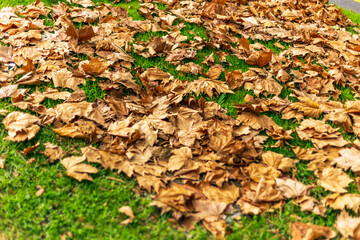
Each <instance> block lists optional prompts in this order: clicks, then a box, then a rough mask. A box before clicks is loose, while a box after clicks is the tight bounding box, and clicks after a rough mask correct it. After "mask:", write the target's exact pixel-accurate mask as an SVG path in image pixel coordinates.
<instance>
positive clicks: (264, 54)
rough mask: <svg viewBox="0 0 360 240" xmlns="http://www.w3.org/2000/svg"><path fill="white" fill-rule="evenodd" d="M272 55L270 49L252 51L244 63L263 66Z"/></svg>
mask: <svg viewBox="0 0 360 240" xmlns="http://www.w3.org/2000/svg"><path fill="white" fill-rule="evenodd" d="M272 55H273V53H272V51H271V50H269V51H257V52H253V53H252V54H251V55H250V56H249V58H248V59H246V63H247V64H249V65H252V66H257V67H264V66H266V65H268V63H269V62H270V61H271V59H272Z"/></svg>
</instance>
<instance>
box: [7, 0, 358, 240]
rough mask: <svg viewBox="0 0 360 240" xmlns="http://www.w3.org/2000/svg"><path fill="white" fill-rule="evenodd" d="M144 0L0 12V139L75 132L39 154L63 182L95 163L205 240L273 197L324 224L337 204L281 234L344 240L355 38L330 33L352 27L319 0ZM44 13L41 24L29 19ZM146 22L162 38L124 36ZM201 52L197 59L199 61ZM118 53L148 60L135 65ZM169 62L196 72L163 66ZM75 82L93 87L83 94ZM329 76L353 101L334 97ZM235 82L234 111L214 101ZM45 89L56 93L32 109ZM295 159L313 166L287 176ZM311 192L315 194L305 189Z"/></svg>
mask: <svg viewBox="0 0 360 240" xmlns="http://www.w3.org/2000/svg"><path fill="white" fill-rule="evenodd" d="M146 2H147V3H143V4H141V6H140V8H139V9H138V12H139V14H141V15H142V16H143V17H144V18H145V19H146V20H143V21H140V20H134V19H132V18H131V17H128V13H127V10H126V9H124V8H121V7H113V6H111V5H109V4H103V5H101V6H95V4H94V3H93V2H92V1H91V0H72V1H71V4H72V5H71V4H70V5H69V6H68V5H67V4H65V3H59V4H57V5H53V6H51V7H46V6H45V5H44V4H43V3H41V2H39V1H38V2H36V3H34V4H31V5H29V6H27V7H26V8H24V7H21V6H19V7H15V8H10V7H8V8H3V9H2V10H1V12H0V20H1V21H0V38H1V41H2V43H3V44H4V45H1V46H0V67H1V73H0V84H1V88H0V98H1V99H5V98H9V99H11V105H12V106H14V107H16V109H17V110H16V111H13V112H10V113H8V112H1V114H6V117H5V118H4V119H3V121H2V124H3V125H4V126H5V129H6V130H7V137H6V140H8V141H14V142H21V141H28V140H31V139H34V137H35V136H36V135H37V134H39V132H40V129H41V128H42V127H44V126H48V125H50V126H51V127H52V128H53V131H54V132H55V133H57V134H58V135H59V137H67V138H80V139H85V140H86V141H87V142H88V143H89V146H87V147H84V148H82V149H80V151H79V153H80V152H81V155H80V156H78V155H74V154H73V152H66V151H64V150H63V149H61V148H60V147H58V146H56V145H54V144H51V143H45V144H43V145H44V147H45V150H44V151H41V152H40V151H39V153H41V154H44V155H45V156H46V157H47V158H48V162H49V163H51V164H53V163H54V162H56V161H59V162H60V163H61V164H62V165H63V167H64V172H65V173H66V175H67V176H68V177H72V178H74V179H76V180H78V181H85V180H87V181H93V177H94V174H95V173H97V172H98V168H99V167H103V168H105V169H110V170H113V171H116V172H118V173H119V174H120V173H123V174H125V175H127V176H128V177H130V178H135V179H136V181H137V183H138V185H139V186H140V188H141V189H142V191H145V192H150V193H153V195H154V196H153V198H154V201H153V202H152V203H151V205H153V206H157V207H158V208H159V209H161V212H162V213H166V212H171V213H172V217H173V219H174V220H175V221H174V222H176V223H177V224H179V225H180V226H182V227H185V228H186V229H192V228H193V227H194V224H196V223H198V222H201V223H202V224H203V225H204V227H205V228H206V229H208V230H209V231H210V232H211V233H212V234H213V235H214V236H215V237H216V238H224V236H225V234H226V227H227V224H226V222H227V221H226V219H227V216H230V215H231V214H235V213H241V214H242V215H258V214H261V213H263V212H267V211H273V210H274V209H281V208H282V207H283V206H284V204H289V200H292V203H294V204H296V205H298V206H299V207H300V209H301V211H306V212H312V213H314V214H316V215H319V216H323V217H324V218H326V214H327V210H328V209H330V208H331V209H335V210H341V211H342V212H341V214H340V215H339V216H338V219H337V222H336V226H334V227H331V228H329V227H324V226H317V225H313V224H310V223H301V222H294V223H291V224H290V229H291V235H292V237H293V239H316V238H319V237H325V238H333V237H335V236H336V232H335V228H336V229H337V230H338V231H339V232H340V233H341V234H342V235H343V236H344V237H354V238H357V237H359V235H360V233H359V225H360V220H359V218H358V217H357V216H349V215H348V213H347V212H346V211H345V209H351V210H353V212H354V213H355V214H356V215H357V214H358V213H359V210H360V195H359V194H353V193H349V192H348V189H349V185H350V184H352V183H355V185H356V184H359V183H360V179H359V178H358V177H356V178H355V177H353V176H349V174H348V173H347V171H349V170H350V171H352V172H354V173H356V174H358V173H359V172H360V162H359V161H360V160H359V159H360V142H359V140H358V137H359V136H360V100H358V99H359V97H360V92H359V82H358V79H359V77H360V71H359V55H360V54H359V49H360V41H359V39H358V37H357V36H354V35H352V34H350V33H349V32H347V31H345V30H344V29H343V28H346V27H349V26H352V25H353V23H352V22H351V21H350V20H349V19H347V18H346V17H344V16H343V15H342V14H341V12H340V10H338V9H336V8H335V7H334V6H332V5H326V4H325V3H321V2H319V1H298V4H293V2H294V1H290V0H284V1H281V2H283V3H284V4H281V5H279V4H278V2H279V1H273V0H266V1H247V3H246V4H244V3H245V1H226V0H215V1H182V0H180V1H169V2H170V3H169V2H168V1H160V2H163V3H167V4H168V5H167V8H166V10H160V9H159V8H158V7H157V5H156V4H154V3H155V2H159V1H154V3H152V1H146ZM73 4H76V5H73ZM79 5H80V6H81V7H78V6H79ZM48 14H51V16H52V17H53V19H54V26H51V27H49V26H47V25H45V24H44V20H43V19H42V17H41V16H45V15H48ZM176 20H178V21H180V23H179V24H174V23H175V21H176ZM79 23H83V24H84V25H85V26H84V27H82V28H77V27H76V26H78V25H79ZM185 23H195V24H198V25H201V26H203V28H205V29H206V34H207V39H205V38H202V37H200V36H196V35H195V32H194V34H193V35H194V37H193V39H191V40H190V39H188V37H187V36H184V35H183V34H182V32H181V29H182V28H183V27H185V26H186V25H185ZM355 31H357V30H355ZM146 32H165V33H166V34H165V36H152V37H151V38H150V39H149V40H148V41H140V40H138V39H137V38H136V34H138V33H146ZM240 36H241V37H240ZM266 41H273V42H274V43H273V46H272V47H269V46H266V44H265V42H266ZM275 42H276V43H275ZM204 48H210V49H211V51H212V53H211V54H209V55H208V56H206V57H205V58H204V59H202V60H201V61H199V57H198V56H199V52H200V51H201V50H202V49H204ZM84 56H87V57H86V58H85V57H84ZM134 58H141V59H143V60H144V59H145V60H146V59H157V60H158V59H163V60H164V61H163V62H164V65H163V66H159V67H160V68H159V67H154V66H147V67H145V68H144V67H142V66H139V65H137V64H138V61H135V59H134ZM231 58H235V59H237V60H238V64H239V65H236V64H231V63H230V59H231ZM240 64H243V66H245V67H246V68H245V67H244V69H240V68H241V67H240ZM172 65H176V71H177V72H178V73H179V74H185V75H182V76H189V75H191V76H196V80H194V81H187V80H188V79H185V77H183V79H182V80H181V79H180V77H177V76H174V75H173V74H171V73H170V72H171V71H169V72H168V71H167V70H168V69H175V67H174V68H171V67H168V66H172ZM229 69H230V70H229ZM245 69H246V71H244V70H245ZM179 76H180V75H179ZM86 81H97V82H98V83H99V88H101V90H102V91H104V92H105V96H104V97H103V98H102V99H96V101H94V102H90V101H88V100H87V97H88V96H87V95H86V93H85V91H84V90H83V88H82V87H81V86H82V85H84V84H85V83H86ZM34 86H36V87H34ZM339 86H341V87H345V86H347V87H349V88H350V89H351V91H352V92H353V95H354V98H353V99H352V100H349V99H344V98H342V92H341V90H340V89H341V87H339ZM30 89H31V90H30ZM239 89H240V90H239ZM238 91H242V92H243V93H245V94H244V96H241V99H238V100H237V102H231V103H230V104H231V107H232V108H233V109H235V110H236V111H237V114H236V116H235V115H231V116H230V115H229V114H227V110H226V109H225V108H223V107H222V106H221V105H220V104H218V103H222V102H221V101H220V100H219V99H220V98H226V97H228V96H234V94H236V93H238ZM220 96H221V97H220ZM46 99H52V100H60V101H59V103H58V104H57V105H56V106H54V107H46V106H45V104H44V101H45V100H46ZM282 122H287V123H289V125H290V127H289V126H285V125H284V124H282ZM345 133H349V134H351V136H354V138H353V139H349V138H346V137H344V136H345V135H344V134H345ZM95 146H97V147H95ZM37 148H38V145H34V146H33V147H31V148H28V149H26V150H25V151H24V153H25V154H26V153H27V152H30V151H38V150H37ZM285 149H286V150H289V151H291V153H292V154H291V155H289V156H285V155H284V154H282V153H284V150H285ZM6 161H7V160H6ZM6 161H5V159H4V157H1V159H0V167H1V168H2V167H4V162H5V163H6ZM299 161H301V162H302V163H305V164H306V165H307V170H308V171H312V172H313V173H314V176H316V178H314V179H313V181H312V183H307V184H305V183H303V182H302V181H301V179H300V178H299V177H297V171H300V170H298V169H297V167H298V163H299ZM89 163H96V164H97V165H90V164H89ZM95 166H97V167H95ZM316 187H321V188H323V189H324V190H327V191H329V192H331V194H330V195H328V196H326V197H324V198H322V199H316V198H315V197H314V196H312V195H311V190H312V189H314V188H316ZM43 192H44V190H43V189H41V188H39V190H38V195H39V196H41V195H42V194H43ZM119 211H120V212H121V213H124V214H126V215H127V216H128V217H129V219H127V220H125V221H123V222H122V223H121V224H122V225H127V224H131V222H132V221H133V220H134V218H135V216H134V214H133V212H132V210H131V209H130V208H129V207H127V206H124V207H122V208H120V209H119Z"/></svg>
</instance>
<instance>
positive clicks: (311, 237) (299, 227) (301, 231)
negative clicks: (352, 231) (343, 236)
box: [290, 222, 336, 240]
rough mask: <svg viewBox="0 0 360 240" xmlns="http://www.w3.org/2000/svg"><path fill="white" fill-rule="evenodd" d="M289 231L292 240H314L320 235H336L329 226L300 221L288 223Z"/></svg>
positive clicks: (328, 236)
mask: <svg viewBox="0 0 360 240" xmlns="http://www.w3.org/2000/svg"><path fill="white" fill-rule="evenodd" d="M290 231H291V237H292V240H315V239H318V238H320V237H325V238H327V239H331V238H334V237H335V236H336V232H335V231H333V230H331V228H328V227H323V226H318V225H313V224H310V223H301V222H292V223H290Z"/></svg>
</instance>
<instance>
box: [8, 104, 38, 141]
mask: <svg viewBox="0 0 360 240" xmlns="http://www.w3.org/2000/svg"><path fill="white" fill-rule="evenodd" d="M39 122H40V119H39V118H38V117H35V116H33V115H30V114H28V113H22V112H17V111H15V112H11V113H10V114H8V115H7V116H6V117H5V118H4V120H3V121H2V123H3V124H4V126H5V128H6V129H7V130H8V136H7V137H6V138H5V139H6V140H9V141H13V142H21V141H25V140H31V139H33V138H34V137H35V136H36V134H37V133H38V132H39V130H40V127H39V126H38V125H36V124H38V123H39Z"/></svg>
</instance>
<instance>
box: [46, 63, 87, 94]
mask: <svg viewBox="0 0 360 240" xmlns="http://www.w3.org/2000/svg"><path fill="white" fill-rule="evenodd" d="M52 80H53V82H54V86H55V87H62V88H70V89H73V90H76V89H78V85H80V84H84V83H85V79H82V78H75V77H73V75H72V74H71V72H69V71H68V70H66V69H65V68H63V69H61V70H59V71H56V72H52Z"/></svg>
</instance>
